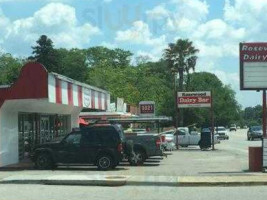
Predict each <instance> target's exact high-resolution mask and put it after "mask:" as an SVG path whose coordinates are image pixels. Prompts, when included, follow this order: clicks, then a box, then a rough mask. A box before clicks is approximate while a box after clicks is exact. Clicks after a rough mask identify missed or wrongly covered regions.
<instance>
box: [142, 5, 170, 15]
mask: <svg viewBox="0 0 267 200" xmlns="http://www.w3.org/2000/svg"><path fill="white" fill-rule="evenodd" d="M146 14H147V15H148V17H149V18H150V19H162V18H165V17H168V16H170V12H169V10H167V9H166V7H165V4H160V5H158V6H156V7H155V8H153V9H152V10H148V11H146Z"/></svg>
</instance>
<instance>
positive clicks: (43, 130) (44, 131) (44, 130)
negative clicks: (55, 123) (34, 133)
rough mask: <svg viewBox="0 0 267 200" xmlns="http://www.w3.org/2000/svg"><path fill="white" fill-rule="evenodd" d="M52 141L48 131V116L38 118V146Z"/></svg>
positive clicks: (51, 135)
mask: <svg viewBox="0 0 267 200" xmlns="http://www.w3.org/2000/svg"><path fill="white" fill-rule="evenodd" d="M52 139H53V134H52V133H51V130H50V121H49V116H41V117H40V144H44V143H46V142H50V141H51V140H52Z"/></svg>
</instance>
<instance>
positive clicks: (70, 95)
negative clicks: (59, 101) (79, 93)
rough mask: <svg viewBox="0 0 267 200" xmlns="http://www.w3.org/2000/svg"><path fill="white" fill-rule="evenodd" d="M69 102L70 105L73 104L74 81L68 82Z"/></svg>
mask: <svg viewBox="0 0 267 200" xmlns="http://www.w3.org/2000/svg"><path fill="white" fill-rule="evenodd" d="M68 102H69V105H71V106H73V90H72V83H68Z"/></svg>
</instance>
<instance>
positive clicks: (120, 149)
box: [118, 143, 123, 152]
mask: <svg viewBox="0 0 267 200" xmlns="http://www.w3.org/2000/svg"><path fill="white" fill-rule="evenodd" d="M122 150H123V148H122V143H120V144H119V145H118V152H122Z"/></svg>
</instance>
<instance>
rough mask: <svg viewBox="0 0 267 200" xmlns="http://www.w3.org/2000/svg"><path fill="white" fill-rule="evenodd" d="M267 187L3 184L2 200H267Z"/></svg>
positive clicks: (0, 186) (0, 191)
mask: <svg viewBox="0 0 267 200" xmlns="http://www.w3.org/2000/svg"><path fill="white" fill-rule="evenodd" d="M266 196H267V187H265V186H252V187H164V186H163V187H154V186H147V187H144V186H142V187H140V186H135V187H134V186H123V187H92V186H49V185H0V200H18V199H19V200H47V199H49V200H62V199H64V200H74V199H90V200H100V199H105V200H109V199H114V200H125V199H131V200H141V199H144V200H150V199H151V200H155V199H159V200H163V199H164V200H168V199H170V200H174V199H179V200H200V199H201V200H203V199H214V200H215V199H216V200H225V199H229V200H231V199H234V200H251V199H255V200H266Z"/></svg>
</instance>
